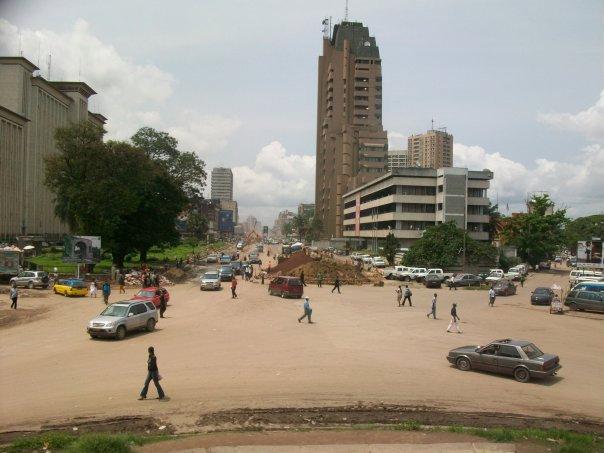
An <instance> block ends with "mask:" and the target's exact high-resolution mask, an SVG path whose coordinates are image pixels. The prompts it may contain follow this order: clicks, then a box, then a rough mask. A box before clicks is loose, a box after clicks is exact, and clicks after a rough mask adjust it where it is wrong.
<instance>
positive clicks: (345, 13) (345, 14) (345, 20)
mask: <svg viewBox="0 0 604 453" xmlns="http://www.w3.org/2000/svg"><path fill="white" fill-rule="evenodd" d="M344 22H348V0H346V9H345V10H344Z"/></svg>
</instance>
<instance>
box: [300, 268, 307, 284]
mask: <svg viewBox="0 0 604 453" xmlns="http://www.w3.org/2000/svg"><path fill="white" fill-rule="evenodd" d="M300 281H301V282H302V286H306V282H305V281H304V271H300Z"/></svg>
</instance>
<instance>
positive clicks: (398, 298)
mask: <svg viewBox="0 0 604 453" xmlns="http://www.w3.org/2000/svg"><path fill="white" fill-rule="evenodd" d="M402 299H403V288H402V287H401V285H398V288H396V301H397V302H398V306H399V307H400V306H401V300H402Z"/></svg>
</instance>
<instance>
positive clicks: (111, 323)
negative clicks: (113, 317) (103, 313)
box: [105, 322, 115, 327]
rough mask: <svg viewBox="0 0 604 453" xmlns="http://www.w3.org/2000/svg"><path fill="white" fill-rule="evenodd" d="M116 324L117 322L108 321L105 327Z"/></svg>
mask: <svg viewBox="0 0 604 453" xmlns="http://www.w3.org/2000/svg"><path fill="white" fill-rule="evenodd" d="M113 326H115V322H108V323H106V324H105V327H113Z"/></svg>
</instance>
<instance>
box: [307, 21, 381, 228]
mask: <svg viewBox="0 0 604 453" xmlns="http://www.w3.org/2000/svg"><path fill="white" fill-rule="evenodd" d="M381 63H382V61H381V59H380V51H379V48H378V46H377V44H376V42H375V38H374V37H372V36H369V30H368V28H367V27H364V26H363V24H362V23H360V22H347V21H343V22H341V23H340V24H337V25H336V26H335V27H334V30H333V34H332V35H331V36H330V35H329V32H328V30H327V29H326V30H325V32H324V36H323V55H322V56H320V57H319V68H318V69H319V70H318V102H317V164H316V178H315V210H316V211H315V215H317V216H318V217H319V218H320V219H321V222H322V224H323V234H322V235H323V237H341V236H342V215H343V214H342V212H343V208H344V207H343V204H342V195H343V194H344V193H346V192H348V191H349V190H351V189H353V188H354V187H356V186H358V185H361V184H364V183H366V182H368V181H370V180H372V179H375V178H376V177H378V176H381V175H382V174H383V173H385V172H386V171H387V166H388V163H387V157H386V153H387V150H388V140H387V135H386V132H385V131H384V128H383V126H382V66H381Z"/></svg>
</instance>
